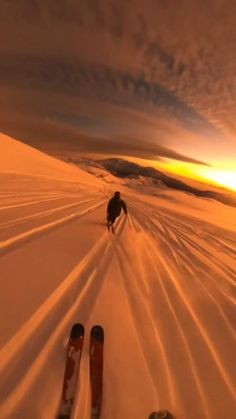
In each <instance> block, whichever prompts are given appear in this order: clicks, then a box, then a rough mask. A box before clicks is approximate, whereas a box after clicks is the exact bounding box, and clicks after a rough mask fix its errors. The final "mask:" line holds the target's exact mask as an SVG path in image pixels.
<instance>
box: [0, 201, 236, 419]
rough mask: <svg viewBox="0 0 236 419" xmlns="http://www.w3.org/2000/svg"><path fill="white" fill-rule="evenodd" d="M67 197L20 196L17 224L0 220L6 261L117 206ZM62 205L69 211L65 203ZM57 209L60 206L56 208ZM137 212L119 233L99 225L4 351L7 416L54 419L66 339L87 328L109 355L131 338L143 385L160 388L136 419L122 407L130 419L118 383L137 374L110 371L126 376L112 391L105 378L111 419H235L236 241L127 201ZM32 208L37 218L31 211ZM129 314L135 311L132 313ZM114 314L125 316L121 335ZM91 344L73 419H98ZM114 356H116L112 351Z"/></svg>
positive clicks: (0, 412)
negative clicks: (158, 414) (166, 415)
mask: <svg viewBox="0 0 236 419" xmlns="http://www.w3.org/2000/svg"><path fill="white" fill-rule="evenodd" d="M69 196H70V198H71V195H69V194H64V195H63V194H62V195H61V196H60V197H59V196H53V195H52V194H51V195H50V194H49V195H48V194H46V193H45V194H43V193H42V195H41V196H40V199H35V197H34V196H33V195H32V197H31V200H28V198H29V197H25V198H27V202H21V199H22V196H21V197H20V198H21V199H18V202H17V203H15V204H14V201H13V202H12V203H11V204H9V205H8V204H7V205H5V206H4V205H2V204H1V207H0V213H3V211H4V210H11V211H13V213H12V216H11V219H8V220H4V221H1V222H0V234H1V233H2V232H4V231H5V230H7V229H9V230H8V231H9V232H10V236H9V237H7V238H5V239H4V240H2V241H1V242H0V252H1V255H2V257H3V258H4V256H5V255H6V254H10V253H11V252H13V253H14V251H18V252H19V251H20V249H21V248H22V247H24V246H26V244H28V245H30V243H31V242H32V241H35V240H40V239H41V238H42V236H45V235H47V234H48V233H49V232H50V233H53V232H54V231H57V230H58V229H59V228H61V227H62V226H64V227H66V226H67V225H68V224H69V223H73V222H75V221H76V220H77V219H78V218H80V217H82V216H83V217H84V219H86V216H87V215H88V214H89V213H90V214H93V213H94V219H95V220H96V217H97V216H96V214H97V211H98V209H99V208H101V207H104V211H105V202H106V199H107V198H106V197H104V196H102V195H101V194H100V195H99V194H98V195H97V196H96V197H93V196H92V195H91V196H89V195H88V196H86V195H85V194H82V193H81V194H78V196H75V197H74V202H71V200H70V201H69V200H68V199H69ZM5 197H7V198H9V195H7V194H5ZM60 198H63V204H62V203H61V202H58V203H57V204H56V201H57V200H59V199H60ZM78 198H79V201H78ZM23 199H24V197H23ZM2 200H4V194H3V195H2ZM49 203H50V205H51V204H52V203H53V207H50V208H47V204H49ZM55 204H56V205H55ZM128 207H129V210H130V211H129V215H128V217H124V216H122V217H120V219H119V221H118V223H117V226H116V234H115V235H111V234H110V235H109V234H108V233H107V231H106V229H105V228H104V227H105V226H101V232H102V233H101V235H100V236H97V237H96V238H95V240H94V244H93V246H92V247H91V249H90V250H89V251H88V253H87V254H86V255H85V256H84V257H83V258H82V259H81V260H80V261H78V264H77V265H76V266H75V267H74V268H73V270H71V272H70V273H69V274H68V276H67V277H66V278H65V279H64V280H63V281H62V282H61V283H60V284H59V285H58V287H57V288H56V289H55V290H54V291H53V292H52V293H51V294H50V295H49V296H48V298H47V299H46V300H45V301H44V302H43V303H42V304H41V305H40V306H39V307H38V308H37V309H36V311H35V312H34V313H32V316H31V317H30V318H29V319H28V320H27V321H26V322H25V323H24V324H23V325H22V326H21V328H20V329H19V330H18V331H17V332H16V333H15V335H13V336H12V337H11V339H10V340H9V341H8V342H6V343H5V345H4V346H3V347H2V348H1V350H0V376H1V381H0V401H1V407H0V417H1V418H4V419H32V418H34V419H49V418H54V417H55V416H56V412H57V409H58V406H59V400H60V395H61V387H62V377H63V368H64V361H65V358H64V356H65V355H64V353H65V345H66V340H67V334H68V330H70V327H71V324H72V323H73V322H75V321H82V322H83V323H84V324H85V326H86V327H87V328H88V327H89V326H90V325H91V324H93V323H97V322H98V321H104V323H105V326H107V328H106V327H105V347H106V348H107V349H106V351H105V354H106V356H107V357H109V347H110V346H111V347H112V341H113V340H114V339H115V337H114V334H116V333H117V334H118V335H119V334H120V335H122V336H127V337H128V336H129V338H130V339H131V345H133V348H134V351H135V353H136V352H137V359H139V360H140V361H139V362H140V377H141V378H140V381H142V377H143V379H145V380H146V382H147V385H148V386H149V387H150V390H148V389H147V392H149V396H147V398H148V397H149V399H148V400H147V401H146V402H145V400H144V401H143V402H142V400H140V399H138V398H137V399H135V395H134V396H133V397H134V399H133V405H132V406H130V405H129V407H127V410H125V406H122V407H121V406H120V409H121V410H122V414H121V415H122V416H120V413H119V403H121V402H120V401H119V398H122V396H123V397H124V398H125V397H126V395H125V394H123V395H122V387H119V386H120V382H122V379H121V378H119V377H121V375H122V374H123V375H124V380H125V374H126V372H125V368H127V366H129V369H130V370H131V372H130V374H131V373H132V359H129V360H126V362H127V363H126V364H125V365H123V366H122V365H120V366H119V363H118V361H117V365H116V363H114V365H112V366H111V369H112V370H111V371H110V370H109V371H110V372H109V374H110V376H111V377H112V375H113V376H114V377H116V376H117V378H115V379H114V380H112V379H111V382H110V383H109V377H110V376H109V375H108V376H106V368H105V372H104V375H105V376H104V381H105V382H106V384H104V405H103V410H102V416H101V419H111V418H112V419H130V417H132V419H142V418H143V419H146V418H147V417H148V414H149V413H150V412H151V411H153V410H157V409H161V408H167V409H168V410H170V411H172V412H173V413H174V414H175V417H176V418H178V419H189V418H190V417H191V418H192V419H205V418H206V419H208V418H209V419H221V418H222V417H227V418H231V417H232V418H233V412H234V411H235V410H234V409H235V393H234V382H235V377H236V371H235V299H234V295H235V279H236V270H235V258H236V236H235V234H234V233H230V232H227V231H224V230H223V229H220V228H218V227H213V226H211V225H210V224H208V223H206V222H203V221H202V220H200V219H197V218H194V217H192V218H190V217H184V216H180V215H179V214H178V213H176V215H174V214H173V211H168V209H166V211H163V210H161V209H160V208H158V201H157V208H155V207H148V206H144V205H141V204H140V203H137V202H135V201H134V202H129V201H128ZM28 209H29V210H30V213H24V211H25V210H27V211H28ZM75 210H76V211H75ZM22 211H23V213H22ZM48 217H49V218H48ZM50 217H52V219H50ZM84 231H85V230H84ZM0 267H1V261H0ZM44 280H45V281H46V280H47V279H46V278H44ZM109 287H113V288H114V290H115V289H116V290H117V293H118V292H120V295H122V296H123V301H119V300H118V301H116V300H114V312H112V310H113V308H112V307H111V308H110V311H109V312H108V311H106V305H107V304H108V303H109V304H110V302H109V298H110V299H112V295H110V296H109V295H108V297H107V296H106V292H107V291H106V290H107V289H108V288H109ZM123 305H124V307H126V306H127V307H128V308H127V310H126V309H125V308H124V310H126V311H125V312H124V314H122V306H123ZM119 306H121V308H120V309H119ZM109 307H110V306H109ZM118 309H119V310H120V314H119V316H118V315H117V314H116V310H117V313H118ZM109 316H111V317H112V316H114V318H116V316H117V318H116V321H117V324H116V325H115V326H114V325H112V324H110V323H109ZM122 316H124V323H122V324H123V328H122V330H121V328H120V326H119V318H121V319H122ZM125 319H127V322H126V320H125ZM86 330H87V329H86ZM86 333H87V331H86ZM107 335H109V337H110V343H109V341H108V340H107V339H106V336H107ZM86 339H87V338H86ZM86 342H87V341H85V349H84V353H83V356H82V362H81V364H82V365H81V374H80V382H81V378H82V377H83V379H84V387H83V385H80V382H79V383H78V391H77V394H76V402H75V409H74V414H73V418H74V419H79V418H81V417H82V416H81V415H83V419H89V381H88V378H86V377H87V372H88V366H87V364H86V356H87V350H86ZM87 344H88V342H87ZM116 349H117V351H119V352H120V351H122V348H116ZM110 356H115V355H114V347H113V352H112V353H111V352H110ZM124 356H125V355H124ZM106 362H107V361H106V358H105V363H106ZM122 368H123V369H122ZM49 371H50V372H49ZM85 371H86V373H85ZM133 373H134V374H135V371H134V372H133ZM135 385H137V386H139V383H138V382H137V383H135ZM117 388H118V390H117ZM117 391H118V395H119V397H117V398H116V397H114V394H116V393H117ZM82 396H83V399H82ZM127 397H128V396H127ZM32 399H33V400H34V401H33V402H32ZM42 406H44V407H42Z"/></svg>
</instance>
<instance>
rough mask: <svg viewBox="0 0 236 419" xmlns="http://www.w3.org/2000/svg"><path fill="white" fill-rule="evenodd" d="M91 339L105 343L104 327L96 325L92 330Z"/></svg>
mask: <svg viewBox="0 0 236 419" xmlns="http://www.w3.org/2000/svg"><path fill="white" fill-rule="evenodd" d="M91 337H93V338H94V339H96V340H98V341H99V342H104V331H103V328H102V326H100V325H95V326H93V327H92V329H91Z"/></svg>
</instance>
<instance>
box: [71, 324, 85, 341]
mask: <svg viewBox="0 0 236 419" xmlns="http://www.w3.org/2000/svg"><path fill="white" fill-rule="evenodd" d="M83 335H84V326H83V325H82V324H81V323H75V324H74V325H73V326H72V329H71V332H70V338H71V339H76V338H79V337H80V336H83Z"/></svg>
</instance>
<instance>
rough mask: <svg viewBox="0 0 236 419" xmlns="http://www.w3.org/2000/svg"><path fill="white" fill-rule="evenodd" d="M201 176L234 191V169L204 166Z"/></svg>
mask: <svg viewBox="0 0 236 419" xmlns="http://www.w3.org/2000/svg"><path fill="white" fill-rule="evenodd" d="M202 176H203V177H204V178H205V179H207V180H210V181H211V182H212V183H215V184H217V185H220V186H224V187H226V188H228V189H231V190H233V191H236V171H234V170H223V169H215V168H204V169H202Z"/></svg>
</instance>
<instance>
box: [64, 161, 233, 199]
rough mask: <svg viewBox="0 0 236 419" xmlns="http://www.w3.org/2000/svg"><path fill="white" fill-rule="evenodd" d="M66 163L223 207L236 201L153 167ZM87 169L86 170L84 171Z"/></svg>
mask: <svg viewBox="0 0 236 419" xmlns="http://www.w3.org/2000/svg"><path fill="white" fill-rule="evenodd" d="M64 160H65V161H67V162H68V163H73V164H76V165H78V166H80V168H81V169H84V170H87V171H89V172H90V173H91V169H89V167H90V168H91V167H96V168H100V169H105V170H106V171H108V172H110V173H111V174H112V175H114V176H117V177H119V178H123V179H124V178H127V179H131V178H132V179H135V178H138V177H140V176H142V177H146V178H150V179H151V181H152V183H153V184H154V185H156V186H157V187H158V186H160V184H163V185H164V186H166V187H167V188H171V189H175V190H178V191H182V192H187V193H191V194H192V195H195V196H197V197H203V198H210V199H214V200H216V201H219V202H222V203H223V204H225V205H230V206H233V207H236V199H234V198H233V197H231V196H230V195H227V193H220V192H216V191H210V190H201V189H197V188H195V187H192V186H190V185H188V184H187V183H185V182H183V181H181V180H178V179H175V178H174V177H171V176H169V175H166V174H164V173H162V172H161V171H160V170H157V169H154V168H153V167H143V166H139V165H138V164H136V163H132V162H129V161H127V160H124V159H118V158H110V159H105V160H96V161H94V160H89V159H74V158H71V157H67V158H65V159H64ZM86 167H88V169H86Z"/></svg>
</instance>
